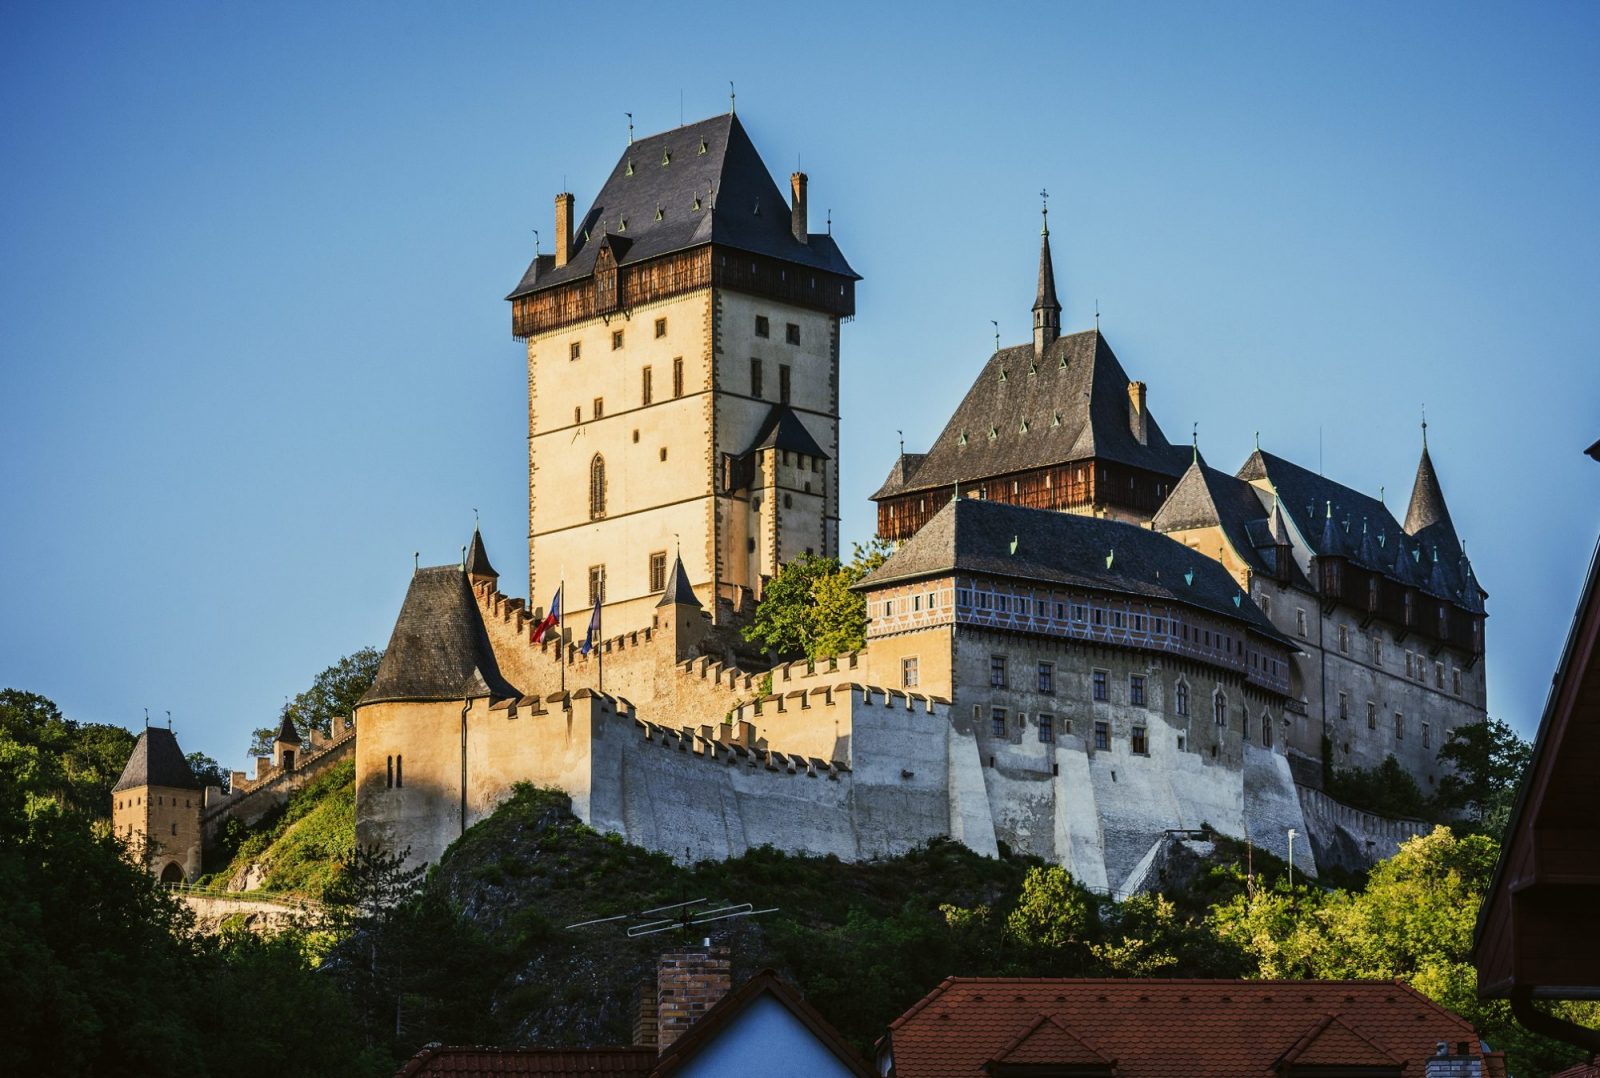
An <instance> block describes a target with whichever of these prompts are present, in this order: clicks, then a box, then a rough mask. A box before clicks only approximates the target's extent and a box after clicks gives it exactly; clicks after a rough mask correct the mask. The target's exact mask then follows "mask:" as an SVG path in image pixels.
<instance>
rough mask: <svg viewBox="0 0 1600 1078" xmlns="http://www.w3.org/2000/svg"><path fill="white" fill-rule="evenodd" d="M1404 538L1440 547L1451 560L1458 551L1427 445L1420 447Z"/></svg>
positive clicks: (1454, 533) (1456, 539) (1453, 530)
mask: <svg viewBox="0 0 1600 1078" xmlns="http://www.w3.org/2000/svg"><path fill="white" fill-rule="evenodd" d="M1406 534H1407V535H1413V536H1416V537H1417V538H1419V539H1422V540H1424V541H1425V542H1432V543H1437V544H1439V545H1440V546H1442V547H1444V549H1445V551H1446V553H1447V554H1448V555H1449V556H1454V555H1455V554H1456V553H1457V552H1458V551H1459V550H1460V549H1461V542H1460V540H1459V539H1458V538H1457V537H1456V527H1455V524H1454V523H1453V522H1452V521H1451V519H1450V509H1449V508H1448V507H1447V506H1446V505H1445V504H1444V490H1443V489H1442V488H1441V487H1440V486H1439V476H1438V474H1437V473H1436V472H1435V471H1434V470H1433V458H1432V457H1430V456H1429V455H1428V445H1427V443H1426V442H1424V443H1423V445H1422V459H1421V460H1420V461H1418V462H1417V480H1416V482H1415V483H1413V484H1412V487H1411V504H1410V505H1409V506H1407V508H1406Z"/></svg>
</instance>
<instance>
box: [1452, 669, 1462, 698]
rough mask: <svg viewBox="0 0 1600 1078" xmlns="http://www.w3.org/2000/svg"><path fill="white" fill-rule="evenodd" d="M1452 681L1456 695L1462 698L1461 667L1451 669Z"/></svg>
mask: <svg viewBox="0 0 1600 1078" xmlns="http://www.w3.org/2000/svg"><path fill="white" fill-rule="evenodd" d="M1450 680H1451V682H1452V684H1453V685H1454V687H1455V691H1456V695H1457V696H1460V695H1461V667H1459V666H1455V667H1451V669H1450Z"/></svg>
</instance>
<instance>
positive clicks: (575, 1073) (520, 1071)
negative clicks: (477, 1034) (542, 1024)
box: [396, 1044, 656, 1078]
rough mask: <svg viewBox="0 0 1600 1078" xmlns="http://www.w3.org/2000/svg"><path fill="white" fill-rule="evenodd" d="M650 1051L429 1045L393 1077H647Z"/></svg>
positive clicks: (651, 1060)
mask: <svg viewBox="0 0 1600 1078" xmlns="http://www.w3.org/2000/svg"><path fill="white" fill-rule="evenodd" d="M655 1065H656V1050H655V1049H654V1048H469V1047H462V1046H459V1045H438V1044H432V1045H429V1046H428V1047H426V1048H424V1049H422V1051H420V1052H418V1053H417V1054H416V1055H414V1056H412V1057H411V1059H410V1061H408V1062H407V1063H406V1065H405V1066H404V1067H401V1068H400V1071H399V1073H398V1075H397V1076H396V1078H421V1076H425V1078H435V1076H443V1075H449V1076H450V1078H499V1076H501V1075H527V1074H532V1075H539V1076H541V1078H593V1076H595V1075H601V1076H606V1078H646V1076H648V1075H649V1073H650V1071H651V1070H652V1069H653V1068H654V1067H655Z"/></svg>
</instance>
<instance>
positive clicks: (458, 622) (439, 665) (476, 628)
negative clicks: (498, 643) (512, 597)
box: [359, 565, 521, 704]
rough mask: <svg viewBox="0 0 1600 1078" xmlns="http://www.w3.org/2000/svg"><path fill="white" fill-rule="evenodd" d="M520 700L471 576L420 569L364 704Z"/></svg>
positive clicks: (451, 568)
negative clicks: (499, 660)
mask: <svg viewBox="0 0 1600 1078" xmlns="http://www.w3.org/2000/svg"><path fill="white" fill-rule="evenodd" d="M520 695H521V694H520V693H519V692H518V691H517V690H516V689H514V688H512V687H511V685H510V684H508V683H507V682H506V680H505V678H503V677H501V676H500V667H499V666H498V665H497V664H496V663H495V659H494V651H493V650H492V649H491V648H490V647H489V637H488V634H487V633H486V632H485V631H484V628H483V619H482V618H481V617H480V616H479V614H478V604H477V602H475V601H474V600H473V598H472V589H471V587H470V586H469V585H468V584H467V574H466V572H465V571H464V570H463V569H461V568H460V567H459V566H455V565H442V566H437V567H433V568H428V569H418V570H417V571H416V573H415V574H413V575H412V577H411V586H410V587H409V588H408V589H407V590H406V598H405V602H404V603H402V604H401V605H400V616H399V617H398V618H397V619H396V620H395V625H394V633H393V634H392V635H391V636H390V637H389V647H388V649H387V650H386V651H385V652H384V653H383V661H382V662H380V663H379V664H378V674H377V677H375V678H374V679H373V682H372V687H371V688H370V689H368V690H367V691H366V693H365V694H364V695H363V696H362V697H361V700H360V701H359V703H360V704H375V703H380V702H382V701H386V700H465V699H469V698H475V697H480V696H490V697H494V698H496V699H504V698H506V697H508V696H520Z"/></svg>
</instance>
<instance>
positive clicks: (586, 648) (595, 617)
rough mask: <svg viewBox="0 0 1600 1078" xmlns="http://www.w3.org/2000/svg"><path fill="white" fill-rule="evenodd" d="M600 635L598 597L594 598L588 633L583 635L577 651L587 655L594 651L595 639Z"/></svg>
mask: <svg viewBox="0 0 1600 1078" xmlns="http://www.w3.org/2000/svg"><path fill="white" fill-rule="evenodd" d="M599 635H600V596H598V595H596V596H595V597H594V613H593V614H590V615H589V631H588V632H586V633H584V634H583V643H582V644H580V645H579V646H578V650H579V651H580V652H582V653H583V654H584V655H586V656H587V655H588V654H589V652H590V651H591V650H593V649H594V642H595V638H596V637H598V636H599Z"/></svg>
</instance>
